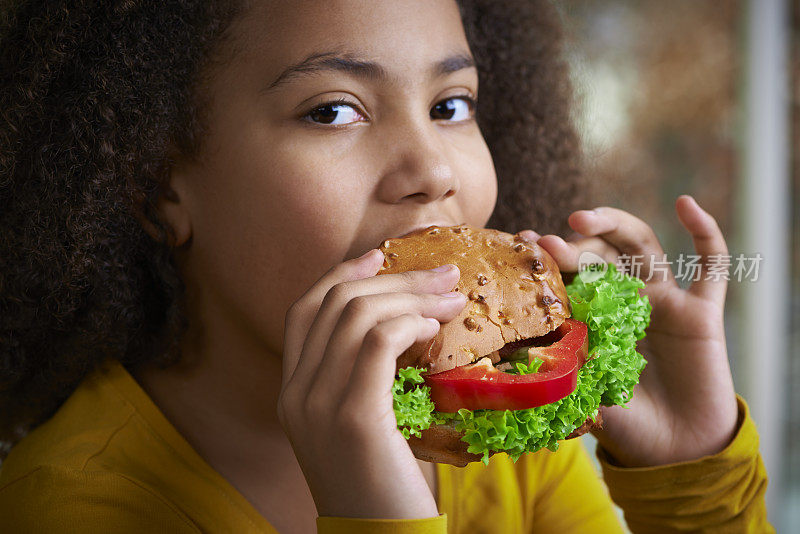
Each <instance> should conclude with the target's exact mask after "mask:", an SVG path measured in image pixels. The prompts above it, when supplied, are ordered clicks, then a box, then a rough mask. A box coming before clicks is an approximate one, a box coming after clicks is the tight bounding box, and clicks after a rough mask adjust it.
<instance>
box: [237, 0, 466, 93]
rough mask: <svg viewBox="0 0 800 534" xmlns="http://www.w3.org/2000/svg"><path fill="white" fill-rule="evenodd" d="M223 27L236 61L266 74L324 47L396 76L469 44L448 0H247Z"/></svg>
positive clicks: (453, 4) (454, 6)
mask: <svg viewBox="0 0 800 534" xmlns="http://www.w3.org/2000/svg"><path fill="white" fill-rule="evenodd" d="M231 33H232V37H233V39H234V40H235V46H236V48H237V53H236V56H237V59H238V61H237V63H240V67H257V68H258V69H259V70H260V71H261V74H262V76H264V77H266V78H270V77H271V78H274V77H276V76H278V74H279V73H280V72H281V71H282V70H283V68H285V67H286V66H287V65H291V64H294V63H297V62H298V61H300V60H302V59H304V58H307V57H309V56H311V55H314V54H324V53H329V52H333V53H337V54H338V53H341V54H348V55H354V56H359V57H361V58H363V59H365V60H369V61H373V62H375V63H379V64H381V65H382V66H384V67H385V68H386V70H387V71H389V72H390V73H392V74H395V75H396V76H397V77H401V78H402V77H403V76H404V75H408V74H411V73H415V71H418V70H420V69H422V68H428V67H429V65H430V64H432V63H434V62H436V61H439V60H441V59H442V58H443V57H446V56H450V55H453V54H458V53H468V51H469V47H468V45H467V40H466V37H465V36H464V30H463V27H462V24H461V18H460V15H459V11H458V6H457V4H456V2H455V0H266V1H260V2H253V3H252V5H251V6H250V8H249V9H248V10H247V11H246V12H245V13H243V14H242V16H241V17H240V18H239V20H238V21H236V22H235V23H234V25H233V26H232V28H231Z"/></svg>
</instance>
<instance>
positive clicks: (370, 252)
mask: <svg viewBox="0 0 800 534" xmlns="http://www.w3.org/2000/svg"><path fill="white" fill-rule="evenodd" d="M376 250H378V249H377V248H373V249H372V250H368V251H366V252H365V253H364V254H362V255H361V256H359V257H358V258H356V259H357V260H363V259H365V258H366V257H367V256H369V255H370V254H375V251H376Z"/></svg>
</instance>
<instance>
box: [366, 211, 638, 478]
mask: <svg viewBox="0 0 800 534" xmlns="http://www.w3.org/2000/svg"><path fill="white" fill-rule="evenodd" d="M380 248H381V250H382V251H383V253H384V256H385V262H384V264H383V266H382V268H381V270H380V272H379V273H378V274H379V275H380V274H390V273H400V272H404V271H410V270H421V269H432V268H435V267H438V266H440V265H444V264H448V263H452V264H455V265H456V266H458V268H459V270H460V272H461V277H460V279H459V281H458V283H457V285H456V287H455V288H454V291H460V292H462V293H463V294H464V295H466V296H467V298H468V302H467V305H466V306H465V307H464V309H463V310H462V311H461V312H460V313H459V315H458V316H456V317H455V318H454V319H453V320H451V321H449V322H447V323H444V324H442V325H441V328H440V329H439V332H438V333H437V334H436V336H434V337H433V338H432V339H430V340H427V341H424V342H417V343H415V344H413V345H412V346H411V347H409V348H408V349H407V350H406V351H405V352H403V354H401V355H400V356H399V358H398V360H397V376H396V378H395V383H394V386H393V390H392V394H393V399H394V412H395V416H396V419H397V425H398V429H399V430H400V431H401V432H402V433H403V436H404V437H405V438H406V439H407V440H408V442H409V445H410V447H411V450H412V451H413V452H414V455H415V456H416V457H417V458H419V459H421V460H426V461H430V462H438V463H449V464H453V465H456V466H462V467H463V466H465V465H467V464H468V463H469V462H474V461H483V462H484V463H488V460H489V457H490V456H491V455H493V454H495V453H499V452H505V453H507V454H508V455H509V456H510V457H511V458H512V459H513V460H514V461H516V460H517V459H518V458H519V457H520V456H521V455H522V454H525V453H528V452H535V451H537V450H539V449H541V448H545V447H546V448H548V449H550V450H556V449H557V448H558V442H559V441H560V440H563V439H570V438H574V437H577V436H580V435H582V434H584V433H586V432H588V431H589V430H592V429H596V428H599V427H600V425H601V424H602V421H601V416H600V412H599V407H600V406H601V405H605V406H612V405H624V404H626V403H627V402H628V401H629V400H630V398H631V395H632V393H633V387H634V385H636V383H638V380H639V375H640V373H641V371H642V369H643V368H644V365H645V360H644V358H643V357H642V355H641V354H639V353H638V352H637V351H636V342H637V341H638V340H639V339H641V338H643V337H644V330H645V328H646V327H647V325H648V323H649V320H650V311H651V308H650V304H649V302H648V300H647V297H646V296H642V295H640V294H639V291H638V289H639V288H641V287H643V286H644V283H643V282H642V281H641V280H639V279H638V278H634V277H632V276H629V275H626V274H622V273H620V272H618V271H617V269H616V268H615V266H614V265H613V264H607V265H605V264H603V265H594V266H593V269H592V270H591V271H589V270H585V271H581V272H579V273H578V274H577V275H576V276H575V277H574V279H573V280H572V282H570V284H568V285H566V286H565V285H564V281H563V279H562V276H561V273H560V272H559V269H558V266H557V264H556V262H555V260H554V259H553V258H552V257H551V256H550V255H549V254H548V253H547V251H545V250H544V249H543V248H541V247H540V246H538V245H537V244H536V243H534V242H531V241H527V240H525V239H524V238H523V237H521V236H520V235H519V234H517V235H512V234H509V233H506V232H501V231H499V230H493V229H482V228H474V227H470V226H468V225H459V226H452V227H439V226H429V227H427V228H425V229H420V230H417V231H414V232H412V233H410V234H408V235H406V236H403V237H401V238H396V239H388V240H386V241H384V242H383V243H382V245H381V247H380ZM598 267H599V268H598Z"/></svg>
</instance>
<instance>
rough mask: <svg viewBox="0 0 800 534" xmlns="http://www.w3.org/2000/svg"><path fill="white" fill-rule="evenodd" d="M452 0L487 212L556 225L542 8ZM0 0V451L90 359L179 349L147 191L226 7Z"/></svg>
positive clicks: (164, 242) (178, 296)
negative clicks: (473, 82) (485, 153)
mask: <svg viewBox="0 0 800 534" xmlns="http://www.w3.org/2000/svg"><path fill="white" fill-rule="evenodd" d="M459 4H460V8H461V12H462V17H463V20H464V25H465V29H466V31H467V37H468V40H469V43H470V46H471V48H472V52H473V53H474V55H475V58H476V61H477V63H478V66H479V73H480V74H479V78H480V87H481V104H480V106H479V110H478V121H479V124H480V126H481V128H482V131H483V133H484V136H485V138H486V140H487V142H488V144H489V148H490V150H491V152H492V154H493V157H494V161H495V166H496V169H497V173H498V176H499V197H498V205H497V208H496V210H495V213H494V215H493V216H492V219H491V221H490V226H493V227H495V228H500V229H504V230H507V231H516V230H519V229H522V228H535V229H537V230H539V231H547V232H562V231H564V230H565V223H564V216H565V214H566V213H567V212H568V211H569V210H572V209H574V208H576V207H577V206H579V205H580V204H582V201H583V199H582V198H581V197H580V196H579V193H580V192H581V191H583V190H584V188H582V187H581V183H580V182H581V180H582V175H581V174H580V172H579V170H578V164H577V161H578V159H579V158H578V151H579V146H578V141H577V137H576V135H575V132H574V130H573V127H572V124H571V122H570V116H569V112H570V102H571V88H570V84H569V79H568V73H567V67H566V65H565V63H564V61H563V59H562V54H561V48H562V34H561V28H560V21H559V18H558V13H557V12H556V10H555V9H554V8H553V6H552V5H551V4H550V2H549V1H548V0H535V1H526V2H519V1H518V0H462V1H460V2H459ZM0 8H2V11H0V459H2V458H5V456H6V455H7V453H8V451H9V450H10V448H11V447H12V446H13V445H14V443H16V442H17V441H19V439H21V437H23V436H24V435H25V434H26V433H27V432H29V431H30V430H31V429H32V428H34V427H35V426H37V425H38V424H40V423H41V422H43V421H45V420H46V419H48V418H49V417H50V416H51V415H52V414H53V413H54V412H55V410H57V409H58V407H59V406H60V405H61V404H62V403H63V402H64V400H65V399H66V398H67V397H68V396H69V395H70V393H71V392H72V391H74V389H75V388H76V387H77V385H78V384H79V383H80V381H81V380H82V378H83V377H84V376H85V375H86V374H87V373H89V372H90V371H91V370H93V369H94V368H95V367H96V366H97V365H98V363H99V362H101V361H102V360H104V359H105V358H108V357H111V358H116V359H117V360H119V361H120V362H121V363H122V364H123V365H124V366H126V367H127V368H128V369H131V370H133V369H135V368H136V367H137V366H139V365H141V364H143V363H147V362H152V363H155V364H157V365H159V366H161V367H162V368H163V367H166V366H168V365H171V364H173V363H175V362H177V361H178V360H179V359H180V357H181V356H180V352H179V349H178V340H179V339H180V338H181V336H182V334H183V333H184V332H185V330H186V327H187V319H186V315H185V313H184V311H183V296H184V286H183V283H182V281H181V278H180V275H179V271H178V269H177V268H176V264H175V262H174V256H173V250H172V247H171V246H170V242H171V230H170V228H169V226H168V225H167V224H166V223H165V222H164V221H162V220H161V219H160V218H159V216H158V213H157V211H156V209H155V204H156V199H157V198H158V196H159V195H160V194H162V186H163V185H164V183H165V179H166V177H167V176H168V172H169V169H170V165H171V158H170V156H171V155H174V154H175V151H176V150H177V151H178V153H179V154H181V155H182V156H185V157H193V156H195V155H197V154H198V153H199V151H201V150H202V141H203V135H204V116H203V112H204V109H205V102H204V100H203V90H202V88H203V81H204V80H205V77H207V76H209V75H210V73H212V72H213V65H214V63H215V62H216V61H224V55H225V53H233V52H231V51H230V50H227V49H228V48H230V47H229V46H227V42H228V41H229V37H230V36H229V35H228V33H227V32H228V30H229V28H230V27H231V22H232V21H233V20H234V19H235V18H236V17H237V16H239V14H240V13H241V12H242V11H243V9H244V8H243V6H241V5H240V2H237V1H234V0H214V1H209V0H165V1H163V2H149V1H144V0H114V1H110V0H105V1H97V0H94V1H92V0H83V1H82V0H71V1H69V0H63V1H55V0H24V1H16V2H7V1H6V2H2V3H0ZM226 50H227V52H225V51H226ZM545 199H546V200H545ZM144 220H146V221H148V222H149V223H150V224H151V225H152V227H153V228H155V229H156V230H157V232H158V233H159V235H158V236H157V238H154V237H152V236H151V235H150V234H149V233H147V232H146V231H145V230H144V229H143V224H142V221H144Z"/></svg>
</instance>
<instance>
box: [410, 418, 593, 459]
mask: <svg viewBox="0 0 800 534" xmlns="http://www.w3.org/2000/svg"><path fill="white" fill-rule="evenodd" d="M602 426H603V418H602V416H601V415H600V412H597V419H594V420H592V418H591V417H588V418H587V419H586V421H584V423H583V424H582V425H581V426H579V427H578V428H576V429H575V430H573V431H572V433H571V434H570V435H569V436H567V437H566V439H572V438H577V437H578V436H582V435H583V434H586V433H587V432H589V431H590V430H599V429H600V428H602ZM462 435H463V434H462V433H461V432H459V431H457V430H456V429H455V423H453V422H450V423H448V424H445V425H434V426H432V427H430V428H428V429H427V430H423V431H422V437H421V438H418V437H416V436H411V437H410V438H409V439H408V444H409V446H410V447H411V451H412V452H413V453H414V456H416V457H417V458H418V459H420V460H423V461H426V462H434V463H437V464H451V465H454V466H456V467H464V466H466V465H467V464H468V463H470V462H479V461H480V459H481V458H482V456H481V455H480V454H474V453H471V452H467V447H468V445H467V443H465V442H463V441H461V436H462ZM492 454H495V453H493V452H491V453H489V455H492Z"/></svg>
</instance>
